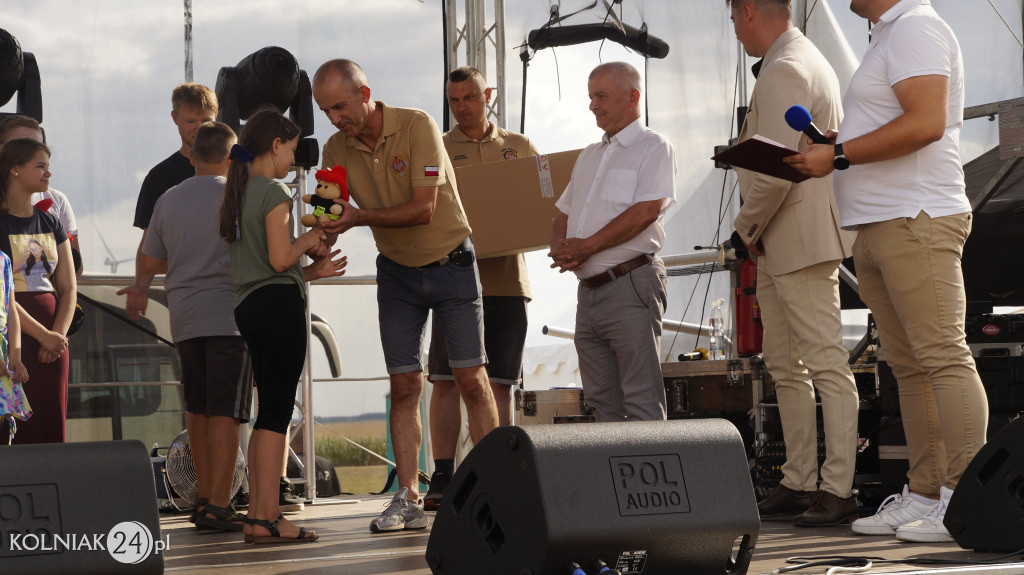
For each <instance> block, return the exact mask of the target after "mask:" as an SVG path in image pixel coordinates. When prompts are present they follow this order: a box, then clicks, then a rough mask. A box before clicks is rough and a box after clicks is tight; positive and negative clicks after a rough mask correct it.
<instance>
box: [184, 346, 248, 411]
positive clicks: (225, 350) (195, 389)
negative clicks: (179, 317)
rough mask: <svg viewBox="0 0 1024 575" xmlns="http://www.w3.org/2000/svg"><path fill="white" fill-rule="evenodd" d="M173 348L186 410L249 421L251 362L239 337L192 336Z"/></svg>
mask: <svg viewBox="0 0 1024 575" xmlns="http://www.w3.org/2000/svg"><path fill="white" fill-rule="evenodd" d="M174 347H175V348H176V349H177V350H178V357H179V358H180V359H181V383H182V386H183V387H184V388H185V410H186V411H188V412H189V413H197V414H200V415H204V416H206V417H231V418H234V419H237V420H239V421H241V422H243V423H245V422H247V421H249V410H250V408H251V405H252V363H251V362H250V361H249V352H248V350H247V349H246V346H245V340H244V339H242V336H238V335H235V336H211V337H194V338H190V339H186V340H183V341H179V342H177V343H176V344H174Z"/></svg>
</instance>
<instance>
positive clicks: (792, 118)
mask: <svg viewBox="0 0 1024 575" xmlns="http://www.w3.org/2000/svg"><path fill="white" fill-rule="evenodd" d="M786 123H787V124H789V127H790V128H793V129H794V130H796V131H798V132H803V133H804V134H807V137H808V138H810V139H811V141H813V142H814V143H815V144H831V143H832V142H830V141H829V139H828V138H826V137H825V134H822V133H821V130H819V129H818V127H817V126H815V125H814V119H813V118H811V113H810V112H809V111H807V108H804V107H803V106H801V105H799V104H797V105H796V106H792V107H790V108H789V109H788V110H786Z"/></svg>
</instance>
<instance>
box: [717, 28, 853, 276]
mask: <svg viewBox="0 0 1024 575" xmlns="http://www.w3.org/2000/svg"><path fill="white" fill-rule="evenodd" d="M795 104H800V105H802V106H804V107H805V108H807V109H808V110H810V112H811V116H812V117H813V118H814V123H815V125H816V126H818V128H819V129H821V131H822V132H823V133H824V132H827V131H828V130H830V129H831V130H838V129H839V122H840V121H841V120H842V115H843V112H842V102H841V101H840V93H839V80H838V79H836V74H835V72H834V71H833V70H832V67H831V66H830V65H829V63H828V61H827V60H825V57H824V56H822V55H821V52H819V51H818V49H817V48H816V47H815V46H814V44H812V43H811V41H810V40H808V39H807V38H806V37H804V35H803V34H802V33H801V32H800V30H798V29H797V28H790V29H789V30H787V31H786V32H783V33H782V34H781V35H780V36H779V37H778V38H777V39H776V40H775V42H773V43H772V45H771V47H770V48H769V49H768V52H767V53H766V54H765V57H764V60H763V63H762V65H761V70H760V73H759V74H758V76H757V81H756V82H755V83H754V93H753V95H752V96H751V98H750V109H749V111H748V112H747V116H746V120H745V121H744V123H743V128H742V130H740V136H739V140H740V141H743V140H746V139H749V138H750V137H752V136H753V135H755V134H760V135H761V136H764V137H766V138H770V139H772V140H775V141H776V142H779V143H781V144H783V145H785V146H788V147H790V148H794V149H797V150H800V151H803V150H804V149H806V148H807V136H805V135H804V134H803V133H802V132H797V131H796V130H794V129H792V128H790V127H789V126H788V125H787V124H786V118H785V114H786V110H788V109H789V107H790V106H793V105H795ZM736 172H737V175H738V177H739V187H740V196H741V197H742V198H743V206H742V208H740V213H739V215H738V216H737V217H736V219H735V220H734V221H733V223H734V225H735V226H736V231H737V232H739V234H740V237H741V238H743V241H744V242H745V243H746V244H748V245H750V244H753V243H756V242H757V241H759V240H760V241H761V243H762V245H763V246H764V256H763V257H761V258H760V259H759V260H758V265H760V266H762V267H763V268H764V271H766V272H768V273H770V274H771V275H773V276H776V275H782V274H786V273H790V272H793V271H796V270H799V269H803V268H805V267H807V266H810V265H814V264H817V263H821V262H825V261H829V260H839V259H843V258H845V257H848V256H849V255H850V253H851V252H850V250H851V248H852V246H853V240H854V239H855V238H856V233H855V232H850V231H845V230H841V229H840V228H839V221H840V220H839V208H838V207H837V206H836V198H835V194H834V193H833V191H832V176H831V174H830V175H828V176H826V177H824V178H812V179H809V180H805V181H803V182H801V183H799V184H793V183H791V182H789V181H786V180H781V179H778V178H773V177H771V176H766V175H764V174H759V173H756V172H751V171H749V170H743V169H737V170H736Z"/></svg>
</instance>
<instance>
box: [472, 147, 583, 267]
mask: <svg viewBox="0 0 1024 575" xmlns="http://www.w3.org/2000/svg"><path fill="white" fill-rule="evenodd" d="M580 151H581V150H572V151H569V152H558V153H555V154H548V155H546V156H536V157H529V158H519V159H517V160H508V161H499V162H489V163H486V164H478V165H476V166H465V167H462V168H455V181H456V183H457V184H458V187H459V196H460V197H461V198H462V207H463V208H464V209H465V210H466V217H467V218H469V225H470V227H472V228H473V243H474V245H475V246H476V254H477V257H478V258H490V257H495V256H505V255H510V254H517V253H520V252H529V251H533V250H539V249H547V248H548V246H549V245H550V239H551V222H552V220H554V218H555V216H556V215H557V214H558V208H556V207H555V202H556V201H557V200H558V197H559V196H561V195H562V192H563V191H565V186H566V185H568V184H569V178H570V176H572V167H573V166H574V165H575V164H576V157H577V156H579V155H580Z"/></svg>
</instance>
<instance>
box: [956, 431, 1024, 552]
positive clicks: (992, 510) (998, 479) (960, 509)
mask: <svg viewBox="0 0 1024 575" xmlns="http://www.w3.org/2000/svg"><path fill="white" fill-rule="evenodd" d="M942 523H943V524H944V525H945V526H946V529H948V530H949V534H950V535H952V536H953V539H956V542H957V543H958V544H960V547H962V548H964V549H975V550H977V551H998V552H1006V553H1009V552H1013V551H1020V550H1021V549H1022V548H1024V417H1021V418H1018V419H1017V420H1016V421H1014V422H1013V423H1011V424H1009V425H1007V426H1006V427H1004V428H1002V429H1000V430H999V432H998V433H996V434H995V435H994V436H992V438H990V439H989V441H988V443H987V444H985V446H984V447H982V448H981V451H979V452H978V454H977V455H975V456H974V459H973V460H971V463H970V464H969V465H968V466H967V469H966V470H965V471H964V474H963V476H961V477H960V482H959V483H957V485H956V489H955V490H954V491H953V497H952V498H950V500H949V507H947V508H946V517H945V519H943V521H942Z"/></svg>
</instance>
